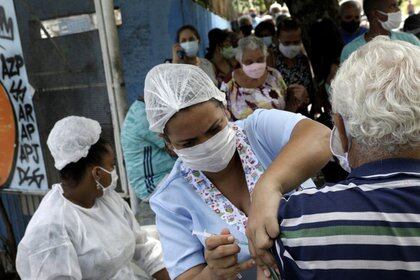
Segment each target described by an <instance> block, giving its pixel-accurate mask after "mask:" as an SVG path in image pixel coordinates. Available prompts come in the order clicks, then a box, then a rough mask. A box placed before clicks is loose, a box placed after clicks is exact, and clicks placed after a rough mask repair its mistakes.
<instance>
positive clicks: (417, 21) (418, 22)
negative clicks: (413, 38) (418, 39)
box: [403, 14, 420, 32]
mask: <svg viewBox="0 0 420 280" xmlns="http://www.w3.org/2000/svg"><path fill="white" fill-rule="evenodd" d="M419 27H420V14H414V15H411V16H409V17H408V18H407V19H406V20H405V21H404V28H403V30H404V32H407V31H411V30H415V29H417V28H419Z"/></svg>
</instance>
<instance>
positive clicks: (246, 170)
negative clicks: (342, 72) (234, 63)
mask: <svg viewBox="0 0 420 280" xmlns="http://www.w3.org/2000/svg"><path fill="white" fill-rule="evenodd" d="M144 93H145V95H144V98H145V102H146V113H147V118H148V121H149V123H150V129H151V130H152V131H154V132H156V133H159V134H160V135H161V136H162V137H163V138H164V139H165V141H166V142H167V143H168V146H170V147H172V149H173V150H174V152H175V153H176V154H177V155H178V161H177V162H176V163H175V166H174V168H173V170H172V172H171V174H170V175H169V177H168V178H167V179H166V181H165V182H164V184H163V185H162V187H161V188H160V189H159V190H158V191H157V192H156V193H155V194H154V195H153V196H152V197H151V199H150V205H151V207H152V210H153V211H154V212H155V213H156V225H157V228H158V231H159V236H160V240H161V242H162V247H163V251H164V262H165V264H166V265H167V267H168V271H169V274H170V276H171V279H178V280H185V279H188V280H192V279H199V280H207V279H236V277H238V273H240V274H241V276H242V279H244V280H255V279H259V280H260V279H266V277H265V276H264V274H262V271H261V270H260V271H259V272H258V273H259V274H258V277H256V276H255V273H256V271H255V268H253V266H254V263H253V261H252V260H250V258H251V255H250V252H249V250H248V247H247V245H246V244H247V239H246V236H245V227H246V223H247V215H248V214H249V212H248V210H249V209H250V203H251V195H252V191H253V188H254V186H255V183H256V182H257V181H258V180H259V182H262V181H265V183H264V185H265V186H266V187H267V190H268V189H269V188H272V187H274V186H279V185H281V186H283V191H284V193H287V192H290V191H292V190H294V189H295V188H297V187H299V186H300V187H301V188H305V187H308V186H313V182H312V181H311V180H309V181H306V182H305V183H302V182H304V181H305V180H308V178H309V177H310V176H311V175H312V174H314V173H315V172H316V171H317V170H319V169H320V168H321V167H322V166H323V165H324V164H325V163H326V162H327V161H328V159H329V157H330V156H331V154H330V152H329V148H328V146H329V144H328V143H329V141H328V140H329V134H330V130H329V129H328V128H326V127H325V126H323V125H321V124H319V123H316V122H314V121H312V120H309V119H307V118H305V117H304V116H302V115H299V114H294V113H290V112H285V111H280V110H257V111H256V112H255V113H254V114H252V115H251V116H249V117H248V118H247V119H245V120H242V121H237V122H234V123H233V122H229V121H228V112H227V110H226V107H225V104H226V98H225V94H224V93H223V92H221V91H220V90H219V89H217V88H216V87H215V86H214V85H213V84H212V82H211V81H210V80H209V78H208V77H207V76H206V75H205V73H204V72H203V71H202V70H201V69H199V68H198V67H194V66H191V65H173V64H162V65H158V66H156V67H154V68H153V69H152V70H150V72H149V73H148V74H147V76H146V80H145V88H144ZM262 178H264V179H262ZM277 197H278V196H277ZM267 203H268V204H267V205H266V206H267V207H266V208H265V207H264V209H263V210H267V211H269V210H270V209H271V208H270V203H269V201H267ZM273 210H274V209H273ZM274 211H275V210H274ZM269 279H270V278H269Z"/></svg>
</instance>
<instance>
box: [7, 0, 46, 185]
mask: <svg viewBox="0 0 420 280" xmlns="http://www.w3.org/2000/svg"><path fill="white" fill-rule="evenodd" d="M0 66H1V73H0V81H1V86H0V108H1V109H0V134H1V135H2V137H1V139H0V162H1V163H0V170H1V171H0V187H9V188H15V189H25V190H46V189H48V183H47V177H46V173H45V165H44V159H43V156H42V151H41V145H40V138H39V134H38V126H37V122H36V117H35V111H34V108H33V103H32V95H31V94H30V92H29V89H30V85H29V82H28V76H27V73H26V67H25V61H24V58H23V53H22V46H21V41H20V37H19V31H18V26H17V21H16V14H15V10H14V5H13V0H5V1H2V4H0ZM4 136H5V137H4Z"/></svg>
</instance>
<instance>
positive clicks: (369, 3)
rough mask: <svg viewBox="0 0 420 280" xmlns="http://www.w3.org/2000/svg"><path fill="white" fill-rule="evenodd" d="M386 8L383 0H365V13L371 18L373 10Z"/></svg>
mask: <svg viewBox="0 0 420 280" xmlns="http://www.w3.org/2000/svg"><path fill="white" fill-rule="evenodd" d="M383 8H384V1H383V0H363V10H364V11H365V15H366V16H367V17H368V18H369V17H370V14H371V12H373V11H376V10H380V9H383Z"/></svg>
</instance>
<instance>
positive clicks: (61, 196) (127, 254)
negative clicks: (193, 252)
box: [16, 116, 169, 280]
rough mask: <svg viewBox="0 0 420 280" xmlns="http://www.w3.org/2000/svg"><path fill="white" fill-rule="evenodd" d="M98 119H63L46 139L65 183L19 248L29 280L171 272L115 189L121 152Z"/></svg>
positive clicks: (162, 275)
mask: <svg viewBox="0 0 420 280" xmlns="http://www.w3.org/2000/svg"><path fill="white" fill-rule="evenodd" d="M101 132H102V131H101V127H100V125H99V123H98V122H97V121H94V120H91V119H87V118H84V117H77V116H70V117H66V118H64V119H62V120H60V121H58V122H57V123H56V124H55V125H54V127H53V129H52V130H51V132H50V135H49V137H48V140H47V145H48V147H49V149H50V151H51V154H52V156H53V158H54V161H55V167H56V168H57V170H58V171H59V174H60V178H61V183H59V184H56V185H53V186H52V189H51V190H50V191H49V192H48V194H47V195H46V196H45V197H44V198H43V199H42V202H41V204H40V205H39V207H38V209H37V210H36V212H35V214H34V216H33V217H32V219H31V221H30V223H29V225H28V227H27V229H26V232H25V236H24V237H23V239H22V241H21V242H20V244H19V247H18V253H17V258H16V269H17V272H18V273H19V276H20V278H21V279H22V280H29V279H74V280H76V279H80V280H81V279H98V280H102V279H132V280H134V279H136V280H138V279H146V277H145V276H144V275H142V274H141V273H140V272H139V268H141V269H143V270H144V271H145V272H146V273H147V274H148V275H149V277H150V276H153V277H155V278H156V279H162V280H163V279H165V280H166V279H169V276H168V272H167V270H166V269H165V266H164V264H163V261H162V248H161V245H160V243H159V241H158V240H156V239H153V238H151V237H149V236H148V234H147V232H145V231H143V230H142V229H140V226H139V225H138V223H137V221H136V219H135V217H134V215H133V213H132V212H131V209H130V208H129V206H128V204H127V203H126V202H125V201H124V200H123V199H122V198H121V197H120V196H119V194H118V193H117V192H116V191H115V189H116V187H117V183H118V175H117V170H116V168H115V156H114V153H113V151H112V148H111V145H110V144H109V143H108V142H107V141H106V140H104V138H103V137H102V136H101Z"/></svg>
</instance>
